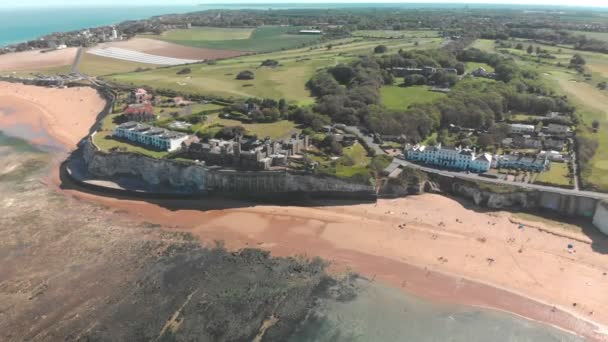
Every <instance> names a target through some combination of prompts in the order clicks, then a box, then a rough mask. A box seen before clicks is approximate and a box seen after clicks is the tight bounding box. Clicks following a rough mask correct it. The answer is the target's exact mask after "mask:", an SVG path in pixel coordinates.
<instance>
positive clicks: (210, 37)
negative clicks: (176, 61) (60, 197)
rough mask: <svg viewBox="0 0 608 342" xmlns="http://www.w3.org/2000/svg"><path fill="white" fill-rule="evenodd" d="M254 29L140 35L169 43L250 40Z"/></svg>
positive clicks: (200, 30)
mask: <svg viewBox="0 0 608 342" xmlns="http://www.w3.org/2000/svg"><path fill="white" fill-rule="evenodd" d="M253 30H254V29H253V28H225V27H193V28H191V29H178V30H169V31H167V32H163V33H162V34H161V35H160V36H158V35H140V37H144V38H154V39H162V40H165V41H168V42H184V41H217V40H233V39H249V37H251V33H252V32H253Z"/></svg>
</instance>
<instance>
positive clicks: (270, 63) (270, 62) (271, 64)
mask: <svg viewBox="0 0 608 342" xmlns="http://www.w3.org/2000/svg"><path fill="white" fill-rule="evenodd" d="M261 66H265V67H271V68H274V67H277V66H279V61H276V60H274V59H266V60H264V61H263V62H262V64H261Z"/></svg>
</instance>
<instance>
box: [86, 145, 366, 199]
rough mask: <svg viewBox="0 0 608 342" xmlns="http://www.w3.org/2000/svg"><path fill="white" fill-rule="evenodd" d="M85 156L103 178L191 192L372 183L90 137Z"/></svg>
mask: <svg viewBox="0 0 608 342" xmlns="http://www.w3.org/2000/svg"><path fill="white" fill-rule="evenodd" d="M83 158H84V160H85V163H86V165H87V169H88V171H89V173H90V174H91V175H94V176H96V177H100V178H112V177H120V176H132V177H135V178H137V179H141V180H143V181H144V182H145V183H147V184H149V185H152V186H156V185H170V186H171V187H174V188H176V189H179V190H182V191H188V192H193V193H196V192H206V191H225V192H236V193H247V194H256V193H290V192H303V193H306V192H311V193H312V192H328V193H332V192H334V193H366V194H368V195H373V194H374V189H373V187H372V186H371V185H366V184H359V183H353V182H349V181H347V180H342V179H339V178H334V177H329V176H321V175H312V174H306V173H291V172H285V171H259V172H251V171H249V172H247V171H231V170H216V169H212V168H208V167H206V166H205V165H203V164H193V163H187V162H179V161H175V160H169V159H155V158H149V157H146V156H142V155H139V154H135V153H124V152H116V153H103V152H99V151H97V149H96V147H95V146H94V145H93V144H92V143H91V142H90V141H89V140H87V141H86V142H85V143H84V146H83Z"/></svg>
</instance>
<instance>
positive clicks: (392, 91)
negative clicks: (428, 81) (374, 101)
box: [380, 86, 445, 110]
mask: <svg viewBox="0 0 608 342" xmlns="http://www.w3.org/2000/svg"><path fill="white" fill-rule="evenodd" d="M428 89H429V87H427V86H412V87H399V86H387V87H382V88H381V89H380V95H381V97H382V104H384V105H385V106H386V107H387V108H390V109H395V110H405V109H406V108H407V107H409V106H410V105H412V104H415V103H429V102H433V101H435V100H437V99H439V98H441V97H444V96H445V94H443V93H437V92H433V91H430V90H428Z"/></svg>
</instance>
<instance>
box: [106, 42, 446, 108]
mask: <svg viewBox="0 0 608 342" xmlns="http://www.w3.org/2000/svg"><path fill="white" fill-rule="evenodd" d="M331 43H332V48H331V49H328V48H327V47H326V45H327V44H319V45H316V46H311V47H307V48H302V49H295V50H288V51H281V52H274V53H268V54H259V55H251V56H241V57H236V58H231V59H226V60H220V61H217V62H216V63H215V64H197V65H191V66H190V68H191V69H192V72H191V73H190V74H188V75H177V72H178V71H179V70H180V69H182V67H172V68H162V69H156V70H152V71H147V72H133V73H126V74H119V75H113V76H111V77H109V79H111V80H112V81H116V82H119V83H123V84H132V85H140V86H143V85H147V86H152V87H154V88H166V89H175V90H178V91H180V92H183V93H191V94H203V95H213V96H221V97H226V98H229V97H268V98H275V99H279V98H285V99H286V100H287V101H289V102H292V103H294V102H295V103H299V104H310V103H312V102H313V98H312V97H311V96H310V93H309V92H308V90H307V89H306V82H307V81H308V80H309V79H310V78H311V76H312V75H313V74H314V72H315V71H316V70H317V69H319V68H323V67H327V66H331V65H335V64H336V63H339V62H344V61H347V60H349V59H350V58H352V57H354V56H356V55H357V54H361V53H371V52H372V51H373V48H374V47H375V46H376V45H378V44H379V43H383V44H385V45H387V46H388V47H389V48H391V49H399V48H402V49H412V48H414V47H415V46H414V43H413V42H406V41H403V40H398V39H392V40H380V41H368V40H356V39H346V40H339V41H334V42H331ZM437 45H438V40H437V39H424V40H421V41H420V43H419V47H421V48H422V47H431V46H437ZM266 59H274V60H277V61H278V62H279V63H280V65H279V66H278V67H276V68H269V67H260V63H261V62H262V61H264V60H266ZM243 70H251V71H253V72H254V73H255V79H253V80H249V81H240V80H236V79H235V78H236V75H237V74H238V73H239V72H240V71H243Z"/></svg>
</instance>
